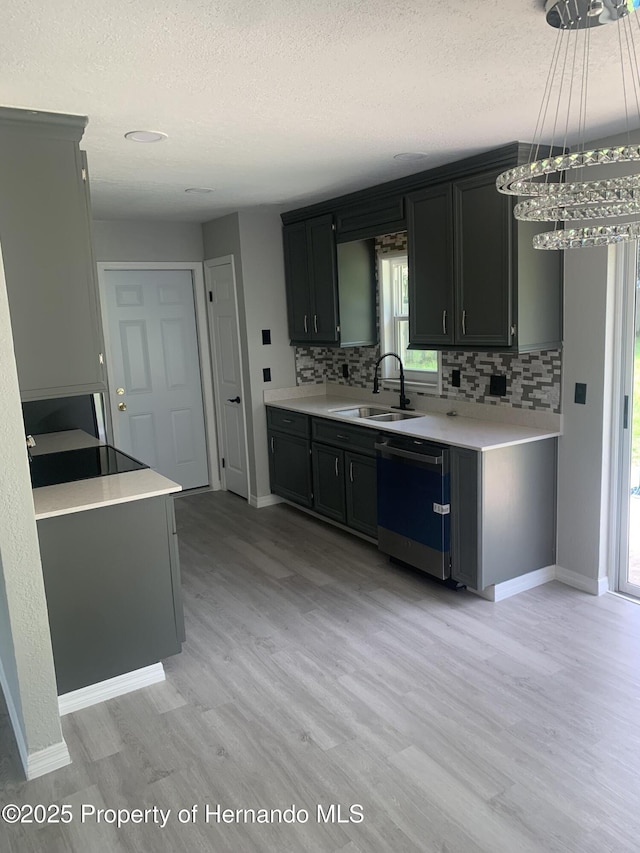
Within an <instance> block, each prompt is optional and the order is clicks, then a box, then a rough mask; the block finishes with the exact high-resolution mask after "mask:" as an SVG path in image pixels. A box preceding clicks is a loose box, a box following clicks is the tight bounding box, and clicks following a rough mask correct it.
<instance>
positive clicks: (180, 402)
mask: <svg viewBox="0 0 640 853" xmlns="http://www.w3.org/2000/svg"><path fill="white" fill-rule="evenodd" d="M104 305H105V308H106V323H105V325H106V327H107V336H106V337H107V350H108V367H109V392H110V406H111V416H112V421H113V432H114V443H115V444H116V446H117V447H119V448H120V449H121V450H124V451H125V453H129V454H130V455H131V456H134V457H135V458H136V459H140V460H141V461H142V462H145V463H146V464H147V465H149V466H150V467H151V468H153V469H154V470H156V471H158V472H159V473H160V474H164V475H165V476H166V477H169V478H170V479H171V480H174V481H175V482H176V483H180V485H181V486H182V487H183V488H184V489H193V488H197V487H199V486H206V485H208V483H209V472H208V465H207V444H206V438H205V425H204V409H203V402H202V383H201V379H200V360H199V355H198V339H197V332H196V320H195V305H194V298H193V277H192V274H191V271H190V270H105V273H104Z"/></svg>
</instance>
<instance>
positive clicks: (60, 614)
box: [38, 497, 183, 694]
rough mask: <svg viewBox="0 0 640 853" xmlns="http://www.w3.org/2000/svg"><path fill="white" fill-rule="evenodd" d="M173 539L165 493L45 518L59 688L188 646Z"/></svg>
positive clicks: (42, 527) (43, 543) (42, 534)
mask: <svg viewBox="0 0 640 853" xmlns="http://www.w3.org/2000/svg"><path fill="white" fill-rule="evenodd" d="M170 537H171V530H170V528H169V529H168V526H167V507H166V499H165V498H164V497H156V498H149V499H147V500H138V501H130V502H129V503H124V504H116V505H114V506H107V507H100V508H98V509H92V510H87V511H85V512H76V513H70V514H68V515H60V516H56V517H54V518H44V519H41V520H40V521H38V538H39V540H40V552H41V556H42V571H43V576H44V585H45V590H46V595H47V609H48V611H49V626H50V631H51V644H52V647H53V657H54V661H55V668H56V680H57V682H58V694H63V693H68V692H69V691H71V690H78V689H80V688H81V687H87V686H88V685H90V684H95V683H97V682H99V681H105V680H106V679H108V678H114V677H115V676H118V675H123V674H124V673H127V672H132V671H133V670H135V669H140V668H142V667H144V666H150V665H151V664H154V663H157V662H158V661H160V660H162V659H163V658H166V657H169V656H170V655H174V654H177V653H178V652H179V651H180V648H181V640H182V636H183V626H182V621H181V613H180V611H179V606H180V605H179V601H180V590H179V589H178V588H176V584H177V583H178V582H179V574H177V572H176V568H177V567H176V566H173V565H172V556H171V548H172V545H171V542H170ZM177 603H178V609H176V604H177Z"/></svg>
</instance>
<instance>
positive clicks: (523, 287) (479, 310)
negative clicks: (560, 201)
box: [407, 170, 562, 352]
mask: <svg viewBox="0 0 640 853" xmlns="http://www.w3.org/2000/svg"><path fill="white" fill-rule="evenodd" d="M498 174H499V172H497V171H493V170H492V171H491V172H485V173H482V174H479V175H474V176H472V177H468V178H464V179H460V180H454V181H449V182H446V183H444V184H441V185H438V186H435V187H431V188H429V189H426V190H421V191H419V192H416V193H413V194H411V195H410V196H408V198H407V214H408V215H407V225H408V229H407V230H408V234H407V238H408V245H409V339H410V344H411V346H412V347H413V348H417V349H456V350H489V351H491V350H498V351H500V350H503V351H510V352H529V351H533V350H540V349H547V348H552V347H556V346H558V345H559V344H560V342H561V340H562V325H561V324H562V309H561V305H562V270H561V263H562V255H561V253H560V252H544V251H539V250H536V249H534V248H533V245H532V239H533V235H534V234H535V233H536V232H537V231H540V230H543V226H541V225H540V224H536V223H522V222H517V221H516V220H515V219H514V217H513V206H514V200H513V198H512V197H510V196H504V195H501V194H499V193H498V191H497V190H496V185H495V180H496V177H497V175H498Z"/></svg>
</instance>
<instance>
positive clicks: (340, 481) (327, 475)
mask: <svg viewBox="0 0 640 853" xmlns="http://www.w3.org/2000/svg"><path fill="white" fill-rule="evenodd" d="M312 457H313V508H314V509H315V510H317V511H318V512H321V513H322V514H323V515H327V516H329V518H333V519H335V520H336V521H342V522H344V521H345V519H346V508H345V494H344V452H343V451H342V450H336V449H335V448H334V447H325V446H324V445H323V444H314V445H313V448H312Z"/></svg>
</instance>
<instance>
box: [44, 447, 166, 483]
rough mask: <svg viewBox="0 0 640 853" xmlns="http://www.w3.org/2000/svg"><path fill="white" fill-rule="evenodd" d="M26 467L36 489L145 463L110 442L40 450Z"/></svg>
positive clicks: (119, 470)
mask: <svg viewBox="0 0 640 853" xmlns="http://www.w3.org/2000/svg"><path fill="white" fill-rule="evenodd" d="M30 467H31V485H32V486H33V488H34V489H38V488H40V487H41V486H55V485H57V484H58V483H71V482H73V481H74V480H90V479H92V478H93V477H106V476H107V475H108V474H122V473H124V472H125V471H137V470H139V469H140V468H148V467H149V466H148V465H144V464H143V463H142V462H138V460H137V459H134V458H133V457H131V456H127V454H126V453H123V452H122V451H121V450H116V448H115V447H111V445H110V444H105V445H101V446H100V447H81V448H79V449H77V450H64V451H63V452H62V453H43V454H42V455H41V456H34V457H33V459H32V460H31V463H30Z"/></svg>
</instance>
